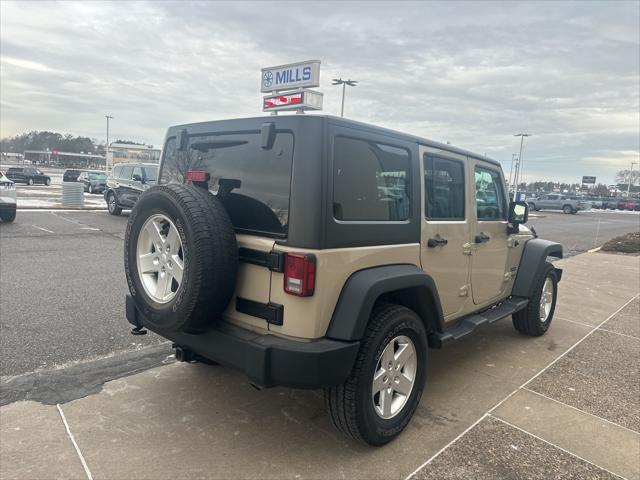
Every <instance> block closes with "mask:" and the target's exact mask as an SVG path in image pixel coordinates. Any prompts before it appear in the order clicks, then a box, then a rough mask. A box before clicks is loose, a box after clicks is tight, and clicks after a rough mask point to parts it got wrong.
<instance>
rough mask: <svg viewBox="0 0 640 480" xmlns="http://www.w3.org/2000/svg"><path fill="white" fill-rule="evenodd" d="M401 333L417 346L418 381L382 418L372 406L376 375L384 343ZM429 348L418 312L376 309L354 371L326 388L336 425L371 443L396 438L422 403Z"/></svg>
mask: <svg viewBox="0 0 640 480" xmlns="http://www.w3.org/2000/svg"><path fill="white" fill-rule="evenodd" d="M398 335H405V336H407V337H409V338H410V339H411V340H412V342H413V344H414V346H415V351H416V356H417V368H416V372H415V380H414V385H413V388H412V390H411V393H410V394H409V398H408V399H407V401H406V403H405V404H404V406H403V407H402V409H401V410H400V411H399V412H398V413H397V414H396V416H394V417H392V418H390V419H383V418H382V417H380V416H378V414H377V413H376V411H375V409H374V405H373V400H372V382H373V375H374V373H375V370H376V368H377V366H378V361H379V360H380V356H381V355H382V352H383V350H384V348H385V346H386V345H387V344H388V343H389V342H391V340H393V339H394V338H395V337H397V336H398ZM427 349H428V345H427V335H426V332H425V329H424V325H423V323H422V321H421V320H420V318H419V317H418V315H416V314H415V312H413V311H412V310H409V309H408V308H405V307H403V306H399V305H389V304H383V305H380V306H379V307H377V308H376V309H374V312H373V313H372V315H371V319H370V321H369V325H368V326H367V330H366V332H365V334H364V338H363V339H362V341H361V344H360V351H359V352H358V356H357V357H356V361H355V364H354V366H353V370H352V371H351V374H350V375H349V377H348V378H347V380H346V381H345V382H344V383H343V384H341V385H338V386H336V387H332V388H328V389H326V390H325V394H324V396H325V405H326V408H327V411H328V413H329V416H330V417H331V421H332V423H333V425H334V426H335V427H336V428H337V429H338V430H339V431H341V432H343V433H345V434H346V435H348V436H350V437H352V438H354V439H356V440H358V441H361V442H365V443H368V444H369V445H375V446H377V445H384V444H385V443H388V442H390V441H391V440H393V439H394V438H395V437H397V436H398V435H399V434H400V433H401V432H402V430H404V428H405V427H406V426H407V424H408V423H409V421H410V420H411V417H412V416H413V414H414V412H415V410H416V408H417V407H418V404H419V403H420V398H421V397H422V390H423V388H424V384H425V380H426V367H427Z"/></svg>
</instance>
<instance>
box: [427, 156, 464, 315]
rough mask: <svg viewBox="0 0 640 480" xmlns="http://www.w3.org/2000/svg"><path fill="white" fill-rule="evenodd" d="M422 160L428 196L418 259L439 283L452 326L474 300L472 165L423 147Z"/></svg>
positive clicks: (437, 283) (444, 310)
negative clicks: (471, 274)
mask: <svg viewBox="0 0 640 480" xmlns="http://www.w3.org/2000/svg"><path fill="white" fill-rule="evenodd" d="M420 157H421V160H422V172H423V173H422V178H423V192H424V203H423V205H424V220H423V222H422V228H421V241H420V260H421V263H422V268H423V270H424V271H425V272H426V273H427V274H429V275H430V276H431V277H433V279H434V281H435V283H436V286H437V288H438V294H439V296H440V303H441V305H442V311H443V314H444V317H445V321H450V320H454V319H455V318H457V317H459V316H460V315H462V314H464V313H465V311H466V310H467V309H468V304H469V299H470V296H471V292H470V290H471V286H470V278H469V267H470V263H471V257H470V254H471V245H470V244H469V236H470V230H469V225H470V221H472V220H473V214H472V213H470V212H468V211H467V209H466V203H467V202H466V200H467V198H468V194H469V192H468V191H467V189H466V188H465V186H466V185H468V184H469V178H468V176H469V171H468V168H467V167H468V161H467V158H466V157H465V156H462V155H459V154H456V153H452V152H446V151H442V150H439V149H436V148H431V147H424V146H421V147H420Z"/></svg>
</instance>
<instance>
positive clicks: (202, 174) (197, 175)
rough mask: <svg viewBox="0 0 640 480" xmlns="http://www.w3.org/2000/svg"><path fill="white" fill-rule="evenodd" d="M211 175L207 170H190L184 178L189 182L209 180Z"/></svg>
mask: <svg viewBox="0 0 640 480" xmlns="http://www.w3.org/2000/svg"><path fill="white" fill-rule="evenodd" d="M210 178H211V176H210V175H209V172H207V171H206V170H188V171H187V173H185V174H184V179H185V180H186V181H187V182H208V181H209V179H210Z"/></svg>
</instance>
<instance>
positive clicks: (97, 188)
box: [78, 171, 107, 193]
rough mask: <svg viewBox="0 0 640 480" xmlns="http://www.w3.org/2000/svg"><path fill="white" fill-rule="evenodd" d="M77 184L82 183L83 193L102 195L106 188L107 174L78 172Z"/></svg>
mask: <svg viewBox="0 0 640 480" xmlns="http://www.w3.org/2000/svg"><path fill="white" fill-rule="evenodd" d="M78 182H82V183H84V191H85V192H88V193H102V192H104V191H105V189H106V188H107V174H106V173H104V172H100V171H88V172H80V175H79V176H78Z"/></svg>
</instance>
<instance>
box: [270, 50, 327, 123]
mask: <svg viewBox="0 0 640 480" xmlns="http://www.w3.org/2000/svg"><path fill="white" fill-rule="evenodd" d="M319 86H320V60H308V61H306V62H297V63H289V64H288V65H279V66H277V67H268V68H263V69H262V72H261V88H260V91H261V92H263V93H268V94H269V95H266V96H265V97H263V99H262V111H263V112H271V114H272V115H277V114H278V112H280V111H283V110H295V111H297V112H298V113H304V112H305V110H322V98H323V95H322V93H320V92H316V91H315V90H309V88H311V87H319Z"/></svg>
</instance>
